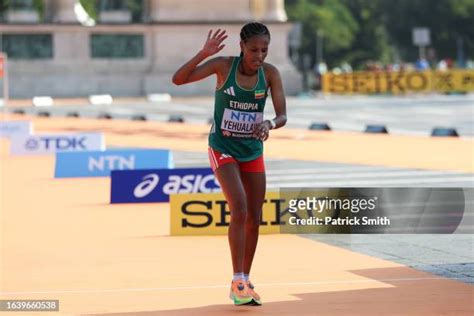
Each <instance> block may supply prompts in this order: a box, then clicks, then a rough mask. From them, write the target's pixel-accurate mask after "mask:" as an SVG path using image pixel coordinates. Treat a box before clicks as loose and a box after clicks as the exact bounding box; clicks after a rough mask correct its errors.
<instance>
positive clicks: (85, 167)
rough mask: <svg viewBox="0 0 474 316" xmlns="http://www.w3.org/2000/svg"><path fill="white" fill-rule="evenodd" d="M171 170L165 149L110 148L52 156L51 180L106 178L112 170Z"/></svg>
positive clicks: (171, 163)
mask: <svg viewBox="0 0 474 316" xmlns="http://www.w3.org/2000/svg"><path fill="white" fill-rule="evenodd" d="M157 168H160V169H161V168H173V159H172V154H171V152H170V151H169V150H167V149H122V150H120V149H112V150H106V151H85V152H60V153H56V165H55V171H54V177H55V178H73V177H108V176H110V172H111V171H112V170H134V169H157Z"/></svg>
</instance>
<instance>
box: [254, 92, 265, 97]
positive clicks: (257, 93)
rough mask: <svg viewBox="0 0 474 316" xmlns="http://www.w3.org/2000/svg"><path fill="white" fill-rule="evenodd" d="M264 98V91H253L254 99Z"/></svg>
mask: <svg viewBox="0 0 474 316" xmlns="http://www.w3.org/2000/svg"><path fill="white" fill-rule="evenodd" d="M264 97H265V90H255V99H261V98H264Z"/></svg>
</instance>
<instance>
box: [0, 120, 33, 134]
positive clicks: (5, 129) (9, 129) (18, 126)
mask: <svg viewBox="0 0 474 316" xmlns="http://www.w3.org/2000/svg"><path fill="white" fill-rule="evenodd" d="M32 131H33V123H31V122H30V121H3V122H0V137H12V136H15V135H25V136H27V135H31V133H32Z"/></svg>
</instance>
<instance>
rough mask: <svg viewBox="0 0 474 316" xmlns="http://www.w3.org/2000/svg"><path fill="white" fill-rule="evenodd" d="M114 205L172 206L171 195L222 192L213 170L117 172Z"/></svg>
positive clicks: (114, 183) (114, 186)
mask: <svg viewBox="0 0 474 316" xmlns="http://www.w3.org/2000/svg"><path fill="white" fill-rule="evenodd" d="M111 178H112V189H111V199H110V202H111V203H149V202H168V201H169V195H170V194H178V193H210V192H215V191H218V190H220V186H219V183H218V182H217V180H216V178H215V177H214V174H213V173H212V170H211V169H210V168H183V169H156V170H124V171H121V170H114V171H112V173H111Z"/></svg>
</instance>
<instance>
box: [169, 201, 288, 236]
mask: <svg viewBox="0 0 474 316" xmlns="http://www.w3.org/2000/svg"><path fill="white" fill-rule="evenodd" d="M170 209H171V212H170V214H171V217H170V221H171V235H226V234H227V230H228V228H229V223H230V210H229V206H228V204H227V202H226V200H225V198H224V195H223V194H222V193H209V194H204V193H198V194H176V195H171V197H170ZM288 215H289V213H288V211H287V210H286V209H285V205H284V199H282V198H280V195H279V194H278V193H277V192H267V194H266V195H265V201H264V204H263V210H262V217H261V219H260V233H263V234H277V233H280V226H281V225H285V222H286V220H285V216H288Z"/></svg>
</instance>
